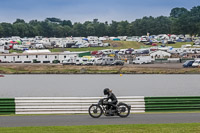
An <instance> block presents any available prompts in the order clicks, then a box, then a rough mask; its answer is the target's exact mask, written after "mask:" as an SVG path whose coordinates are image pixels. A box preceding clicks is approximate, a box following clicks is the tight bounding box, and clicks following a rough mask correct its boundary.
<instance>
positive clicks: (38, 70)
mask: <svg viewBox="0 0 200 133" xmlns="http://www.w3.org/2000/svg"><path fill="white" fill-rule="evenodd" d="M0 73H1V74H200V69H199V68H177V69H175V68H153V67H152V68H151V67H149V68H145V67H144V68H142V67H137V66H131V67H130V66H123V67H121V66H70V65H69V66H68V65H65V66H62V65H23V64H22V65H15V64H14V65H10V64H7V65H3V64H2V65H0Z"/></svg>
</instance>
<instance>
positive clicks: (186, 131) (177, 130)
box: [0, 123, 200, 133]
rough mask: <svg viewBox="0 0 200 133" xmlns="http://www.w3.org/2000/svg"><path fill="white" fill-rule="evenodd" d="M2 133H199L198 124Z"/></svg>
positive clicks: (25, 129) (9, 129) (20, 129)
mask: <svg viewBox="0 0 200 133" xmlns="http://www.w3.org/2000/svg"><path fill="white" fill-rule="evenodd" d="M0 131H1V132H2V133H27V132H28V133H199V132H200V123H191V124H134V125H95V126H63V127H61V126H56V127H53V126H52V127H6V128H0Z"/></svg>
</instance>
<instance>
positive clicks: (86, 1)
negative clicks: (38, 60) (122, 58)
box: [0, 0, 200, 23]
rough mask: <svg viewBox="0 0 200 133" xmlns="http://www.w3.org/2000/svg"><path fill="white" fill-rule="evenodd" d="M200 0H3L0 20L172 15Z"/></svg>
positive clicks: (108, 19)
mask: <svg viewBox="0 0 200 133" xmlns="http://www.w3.org/2000/svg"><path fill="white" fill-rule="evenodd" d="M198 5H200V2H199V0H0V22H10V23H12V22H14V21H15V20H16V19H17V18H21V19H24V20H25V21H26V22H28V21H30V20H33V19H37V20H44V19H45V18H47V17H57V18H60V19H62V20H71V21H72V22H85V21H88V20H89V21H92V20H93V19H95V18H97V19H99V21H100V22H105V21H108V22H111V21H112V20H115V21H122V20H128V21H129V22H132V21H134V20H135V19H137V18H142V17H144V16H153V17H157V16H161V15H163V16H169V14H170V11H171V9H172V8H175V7H185V8H187V9H188V10H190V9H191V8H192V7H194V6H198Z"/></svg>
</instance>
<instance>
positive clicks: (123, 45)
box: [50, 41, 193, 52]
mask: <svg viewBox="0 0 200 133" xmlns="http://www.w3.org/2000/svg"><path fill="white" fill-rule="evenodd" d="M105 43H110V44H111V46H110V47H89V48H54V49H50V51H51V52H63V51H71V52H75V51H97V50H103V49H128V48H134V49H140V48H148V47H151V45H145V44H143V43H141V42H134V41H105ZM185 44H193V43H192V42H177V43H176V44H167V45H166V46H173V47H174V48H180V47H181V46H182V45H185ZM160 45H162V44H161V43H158V46H160Z"/></svg>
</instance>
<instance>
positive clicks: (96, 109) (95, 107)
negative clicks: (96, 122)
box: [88, 105, 103, 118]
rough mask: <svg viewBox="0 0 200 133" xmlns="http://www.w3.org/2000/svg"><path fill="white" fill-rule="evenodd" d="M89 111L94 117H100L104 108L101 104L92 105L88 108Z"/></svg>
mask: <svg viewBox="0 0 200 133" xmlns="http://www.w3.org/2000/svg"><path fill="white" fill-rule="evenodd" d="M88 112H89V115H90V116H91V117H93V118H99V117H100V116H101V115H102V114H103V110H102V108H101V107H100V106H99V105H91V106H90V107H89V109H88Z"/></svg>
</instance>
